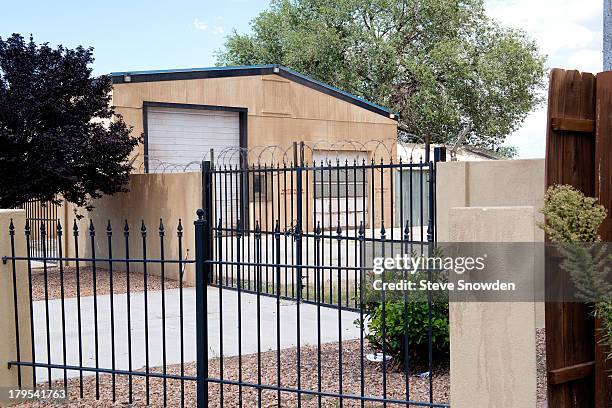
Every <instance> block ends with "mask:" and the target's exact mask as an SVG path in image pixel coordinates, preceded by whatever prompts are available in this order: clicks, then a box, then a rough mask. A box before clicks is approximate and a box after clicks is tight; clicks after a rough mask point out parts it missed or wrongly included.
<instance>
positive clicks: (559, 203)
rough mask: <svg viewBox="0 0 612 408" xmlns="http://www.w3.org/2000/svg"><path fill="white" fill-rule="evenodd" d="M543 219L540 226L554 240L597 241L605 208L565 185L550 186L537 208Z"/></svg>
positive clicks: (604, 216)
mask: <svg viewBox="0 0 612 408" xmlns="http://www.w3.org/2000/svg"><path fill="white" fill-rule="evenodd" d="M541 212H542V214H544V216H545V217H546V223H545V224H540V227H541V228H542V229H543V230H544V232H546V235H548V237H549V238H550V240H551V241H552V242H554V243H568V242H597V241H599V226H600V225H601V223H602V222H603V220H604V219H605V218H606V209H605V208H604V207H603V206H602V205H600V204H597V200H596V199H595V198H591V197H585V196H584V194H582V193H581V192H580V191H578V190H576V189H575V188H574V187H572V186H568V185H554V186H551V187H550V188H549V189H548V191H547V192H546V195H545V197H544V208H542V210H541Z"/></svg>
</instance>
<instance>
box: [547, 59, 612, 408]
mask: <svg viewBox="0 0 612 408" xmlns="http://www.w3.org/2000/svg"><path fill="white" fill-rule="evenodd" d="M611 156H612V71H610V72H602V73H599V74H597V75H593V74H590V73H580V72H578V71H565V70H561V69H553V70H552V72H551V76H550V85H549V94H548V127H547V136H546V187H547V188H548V186H551V185H554V184H570V185H572V186H574V187H576V188H578V189H579V190H581V191H582V192H583V193H584V194H585V195H587V196H591V197H593V196H594V197H597V198H598V199H599V201H600V202H601V204H603V205H604V206H605V207H606V208H607V209H608V217H607V218H606V220H605V221H604V223H603V224H602V228H601V236H602V239H603V240H604V241H612V219H611V217H610V212H612V157H611ZM550 272H552V271H551V268H547V278H546V279H547V282H549V273H550ZM550 279H551V280H550V282H553V281H554V277H552V276H550ZM547 287H548V285H547ZM547 290H548V289H547ZM598 327H599V322H598V321H597V319H594V318H593V317H592V308H591V307H590V306H589V305H587V304H582V303H547V304H546V359H547V360H546V361H547V370H548V406H550V407H555V408H565V407H597V408H608V407H612V392H611V391H612V384H611V382H610V379H609V375H610V374H611V373H610V369H611V368H612V367H611V366H610V364H607V363H606V358H605V357H606V350H604V349H603V347H601V346H600V345H599V344H598V340H599V331H598Z"/></svg>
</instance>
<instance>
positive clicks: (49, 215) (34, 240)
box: [21, 200, 62, 257]
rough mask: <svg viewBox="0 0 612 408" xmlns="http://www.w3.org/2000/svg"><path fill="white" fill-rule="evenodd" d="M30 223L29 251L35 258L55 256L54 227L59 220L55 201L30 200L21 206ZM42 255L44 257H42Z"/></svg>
mask: <svg viewBox="0 0 612 408" xmlns="http://www.w3.org/2000/svg"><path fill="white" fill-rule="evenodd" d="M21 208H22V209H24V210H25V212H26V218H27V219H28V221H29V222H30V229H31V244H30V249H31V250H32V251H33V254H34V255H36V256H47V257H54V256H57V250H58V248H57V240H56V239H55V238H56V235H55V234H56V231H55V227H56V225H57V221H58V219H59V218H60V216H61V214H60V209H61V208H62V207H61V205H60V204H58V203H57V202H56V201H42V200H30V201H28V202H26V203H25V204H23V205H22V206H21ZM43 254H44V255H43Z"/></svg>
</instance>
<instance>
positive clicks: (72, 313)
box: [34, 287, 359, 382]
mask: <svg viewBox="0 0 612 408" xmlns="http://www.w3.org/2000/svg"><path fill="white" fill-rule="evenodd" d="M219 292H220V290H219V289H218V288H209V289H208V297H209V300H208V324H209V334H208V339H209V352H208V354H209V357H210V358H216V357H218V356H219V355H220V341H219V340H220V323H221V314H220V304H221V302H219ZM221 295H222V297H223V302H222V305H223V355H224V356H236V355H237V354H238V293H237V292H236V291H231V290H225V289H224V290H221ZM161 298H162V296H161V291H151V292H149V293H148V301H147V305H148V319H146V321H148V326H149V327H148V331H149V336H148V337H149V342H148V347H149V366H150V367H156V366H161V365H162V364H163V341H162V339H163V336H162V314H163V313H162V307H161V304H162V300H161ZM179 299H180V297H179V289H170V290H166V291H165V302H166V314H165V318H166V353H167V354H166V362H167V364H177V363H180V361H181V358H180V345H181V337H180V300H179ZM241 301H242V308H241V309H242V336H241V337H242V353H243V355H244V354H252V353H256V352H257V322H258V321H259V322H260V330H261V350H262V352H263V351H268V350H274V349H276V322H277V315H276V299H275V298H270V297H267V296H261V298H260V305H261V307H260V309H261V312H260V317H259V318H258V315H257V296H255V295H252V294H246V293H243V294H242V295H241ZM130 303H131V331H130V332H131V336H132V369H133V370H135V369H139V368H141V367H144V366H145V364H146V341H145V310H144V309H145V302H144V293H143V292H138V293H132V294H131V295H130ZM64 304H65V306H64V307H65V315H66V364H67V365H75V366H78V365H79V332H78V318H77V316H78V308H77V299H76V298H70V299H65V301H64ZM113 304H114V319H113V320H114V325H115V341H114V344H115V367H116V369H120V370H127V369H128V368H129V366H128V362H129V357H128V326H127V320H128V319H127V316H128V314H127V295H126V294H119V295H114V296H113ZM280 304H281V311H280V324H281V329H280V333H281V349H285V348H290V347H295V346H296V345H297V336H296V329H297V306H296V304H295V303H294V302H288V301H283V300H281V303H280ZM110 305H111V300H110V295H104V296H98V297H97V308H98V344H99V345H98V350H99V355H98V361H99V367H100V368H111V367H112V354H111V349H112V340H111V315H110ZM183 308H184V315H183V327H184V338H183V345H184V353H185V362H192V361H195V359H196V336H195V334H196V313H195V309H196V306H195V289H194V288H192V287H191V288H185V289H183ZM61 310H62V308H61V300H59V299H58V300H51V301H49V327H50V333H49V334H50V336H49V339H50V342H51V363H52V364H63V351H62V349H63V344H62V338H63V336H62V323H61V322H62V319H61V318H62V312H61ZM93 310H94V300H93V297H83V298H81V322H82V323H81V324H82V330H81V331H82V335H81V339H82V350H83V351H82V354H83V366H88V367H95V365H96V354H95V325H94V311H93ZM320 312H321V319H320V324H321V335H322V342H323V343H329V342H335V341H338V311H337V310H335V309H330V308H326V307H321V308H320ZM45 316H46V312H45V302H44V301H37V302H34V325H35V328H34V330H35V346H36V361H37V362H42V363H47V331H46V317H45ZM357 317H358V315H357V314H356V313H352V312H342V315H341V323H342V333H341V334H342V339H343V340H348V339H356V338H359V328H358V327H356V326H355V324H354V323H353V322H354V320H355V319H356V318H357ZM300 327H301V344H302V345H316V344H317V307H316V306H313V305H308V304H302V305H301V306H300ZM84 374H86V375H91V374H93V373H91V372H85V373H84ZM78 375H79V373H78V371H69V372H68V376H69V377H77V376H78ZM61 378H63V371H62V370H52V379H61ZM47 379H48V376H47V369H45V368H39V369H38V370H37V381H39V382H40V381H45V380H47Z"/></svg>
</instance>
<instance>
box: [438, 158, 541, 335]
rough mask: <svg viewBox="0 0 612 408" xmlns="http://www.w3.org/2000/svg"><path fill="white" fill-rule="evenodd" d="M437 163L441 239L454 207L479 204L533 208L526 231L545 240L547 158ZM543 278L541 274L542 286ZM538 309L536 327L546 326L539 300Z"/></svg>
mask: <svg viewBox="0 0 612 408" xmlns="http://www.w3.org/2000/svg"><path fill="white" fill-rule="evenodd" d="M437 166H438V167H437V173H436V205H437V212H436V217H437V219H436V228H437V234H438V242H446V241H448V240H449V238H450V236H449V234H450V224H449V222H450V219H449V217H450V210H451V208H453V207H479V206H532V207H534V208H535V222H534V223H533V224H532V225H530V226H529V228H530V231H525V233H527V234H532V233H533V234H534V237H535V240H536V242H544V232H543V231H542V230H541V229H540V228H539V227H538V226H537V224H538V223H539V222H542V221H544V216H543V215H542V214H541V213H540V212H539V209H540V208H542V206H543V205H544V193H545V187H544V159H527V160H491V161H474V162H446V163H438V165H437ZM538 262H544V260H543V259H541V260H538ZM539 270H543V269H539ZM543 279H544V277H543V276H542V277H541V282H540V284H541V285H543V284H544V282H543ZM536 310H537V319H536V326H537V327H544V304H543V303H541V302H538V303H537V304H536Z"/></svg>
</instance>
